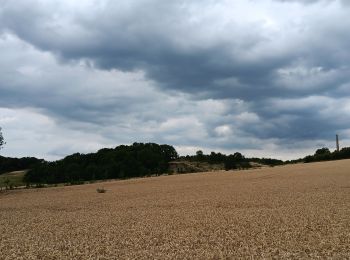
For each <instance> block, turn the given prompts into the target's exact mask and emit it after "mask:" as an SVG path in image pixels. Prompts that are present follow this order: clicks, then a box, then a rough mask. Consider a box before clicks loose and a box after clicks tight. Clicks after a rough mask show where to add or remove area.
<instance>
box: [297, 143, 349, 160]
mask: <svg viewBox="0 0 350 260" xmlns="http://www.w3.org/2000/svg"><path fill="white" fill-rule="evenodd" d="M349 158H350V147H344V148H342V149H341V150H340V151H337V150H336V151H334V152H331V151H330V150H329V149H328V148H327V147H324V148H321V149H318V150H316V152H315V154H314V155H308V156H306V157H305V158H303V159H302V161H303V162H306V163H310V162H320V161H332V160H342V159H349Z"/></svg>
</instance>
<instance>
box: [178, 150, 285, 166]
mask: <svg viewBox="0 0 350 260" xmlns="http://www.w3.org/2000/svg"><path fill="white" fill-rule="evenodd" d="M180 159H183V160H188V161H192V162H207V163H209V164H224V168H225V170H232V169H248V168H251V167H252V165H251V163H252V162H255V163H259V164H264V165H269V166H276V165H282V164H283V163H284V162H283V161H282V160H277V159H271V158H246V157H245V156H244V155H242V154H241V153H239V152H236V153H234V154H229V155H226V154H222V153H215V152H211V153H210V154H204V153H203V151H201V150H199V151H197V152H196V155H186V156H182V157H180Z"/></svg>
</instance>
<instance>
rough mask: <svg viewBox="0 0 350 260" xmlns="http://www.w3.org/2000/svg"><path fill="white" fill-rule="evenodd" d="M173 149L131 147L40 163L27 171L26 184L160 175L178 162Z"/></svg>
mask: <svg viewBox="0 0 350 260" xmlns="http://www.w3.org/2000/svg"><path fill="white" fill-rule="evenodd" d="M177 158H178V154H177V152H176V150H175V149H174V147H172V146H169V145H158V144H155V143H146V144H143V143H134V144H132V145H130V146H128V145H121V146H117V147H116V148H114V149H107V148H104V149H101V150H99V151H98V152H97V153H90V154H80V153H76V154H72V155H70V156H67V157H65V158H64V159H62V160H59V161H55V162H42V163H41V164H39V165H37V166H35V167H34V168H33V169H32V170H30V171H29V172H28V173H27V174H26V176H25V181H26V182H34V183H64V182H71V183H76V182H81V181H89V180H103V179H125V178H132V177H142V176H149V175H152V174H156V175H158V174H161V173H164V172H166V171H167V170H168V163H169V162H170V161H171V160H174V159H177Z"/></svg>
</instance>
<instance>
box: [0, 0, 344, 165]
mask: <svg viewBox="0 0 350 260" xmlns="http://www.w3.org/2000/svg"><path fill="white" fill-rule="evenodd" d="M349 15H350V4H349V2H348V1H347V0H343V1H342V0H338V1H337V0H319V1H317V0H309V1H307V0H304V1H302V0H300V1H298V0H294V1H292V0H291V1H287V0H235V1H228V0H215V1H214V0H201V1H199V0H187V1H185V0H178V1H164V0H128V1H120V0H110V1H109V0H84V1H81V0H45V1H44V0H16V1H14V0H0V127H1V128H2V133H3V136H4V138H5V141H6V142H7V143H6V145H5V146H4V147H3V149H2V150H1V151H0V155H3V156H12V157H22V156H36V157H40V158H45V159H48V160H56V159H60V158H63V157H64V156H66V155H69V154H72V153H75V152H80V153H88V152H95V151H97V150H98V149H100V148H103V147H115V146H117V145H120V144H132V143H133V142H156V143H160V144H170V145H173V146H174V147H175V148H176V149H177V151H178V152H179V153H180V154H181V155H186V154H194V153H195V151H197V150H200V149H201V150H203V151H204V152H205V153H209V152H211V151H216V152H223V153H234V152H237V151H239V152H241V153H243V154H244V155H246V156H257V157H273V158H279V159H284V160H286V159H296V158H300V157H303V156H305V155H308V154H313V153H314V151H315V150H316V149H318V148H321V147H325V146H326V147H329V148H330V150H334V149H335V135H336V134H339V136H340V145H341V147H344V146H350V51H349V46H350V31H349V28H350V19H348V18H349Z"/></svg>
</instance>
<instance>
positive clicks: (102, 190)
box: [96, 188, 107, 193]
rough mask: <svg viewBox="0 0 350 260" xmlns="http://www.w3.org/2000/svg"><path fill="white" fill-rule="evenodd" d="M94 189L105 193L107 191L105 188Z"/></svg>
mask: <svg viewBox="0 0 350 260" xmlns="http://www.w3.org/2000/svg"><path fill="white" fill-rule="evenodd" d="M96 191H97V193H106V192H107V190H106V189H104V188H97V189H96Z"/></svg>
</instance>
